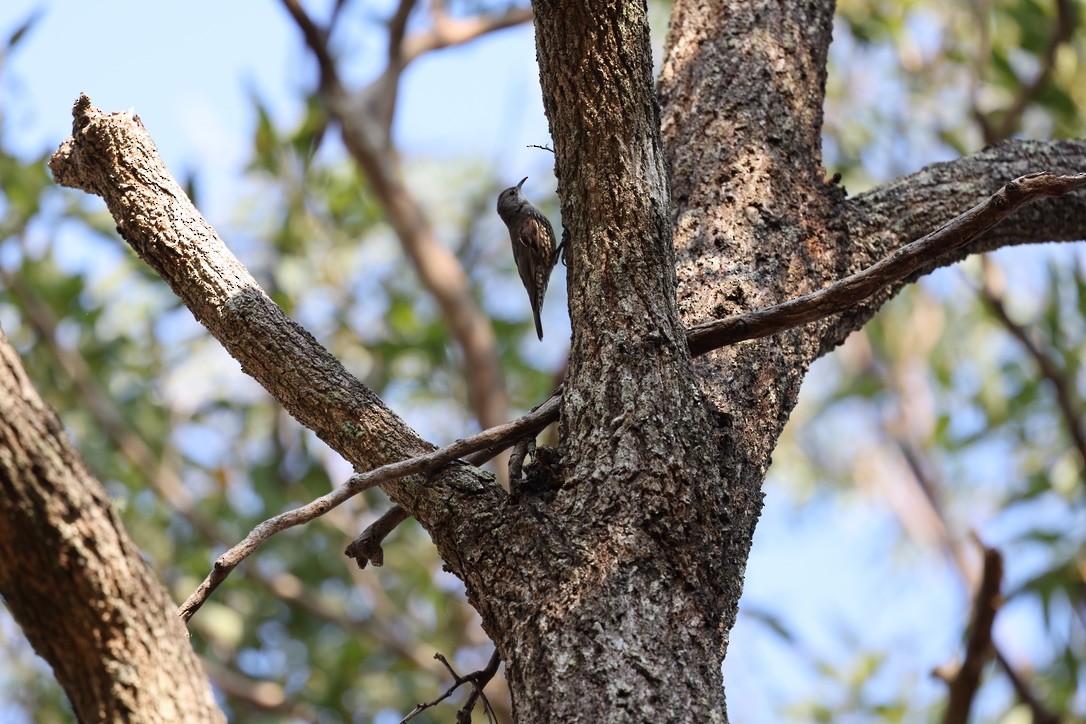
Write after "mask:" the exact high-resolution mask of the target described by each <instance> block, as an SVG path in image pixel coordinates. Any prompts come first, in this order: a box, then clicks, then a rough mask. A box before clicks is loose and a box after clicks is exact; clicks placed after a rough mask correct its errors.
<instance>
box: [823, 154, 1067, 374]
mask: <svg viewBox="0 0 1086 724" xmlns="http://www.w3.org/2000/svg"><path fill="white" fill-rule="evenodd" d="M1037 169H1044V170H1046V171H1048V172H1049V173H1052V174H1059V175H1069V174H1077V173H1081V172H1082V171H1083V169H1086V141H1009V142H1006V143H1000V144H998V145H996V146H991V147H988V148H985V149H984V150H982V151H978V152H977V153H974V154H971V155H969V156H965V157H963V158H959V159H956V160H954V161H950V162H947V163H935V164H931V165H930V166H927V167H925V168H923V169H921V170H920V171H918V172H916V173H914V174H910V175H908V176H903V177H901V178H898V179H895V180H894V181H891V182H889V183H886V184H883V185H882V186H879V187H877V188H875V189H872V190H871V191H867V192H865V193H863V194H860V195H859V196H855V197H853V198H851V199H849V200H848V201H847V202H845V204H844V213H845V221H846V225H847V227H848V234H847V237H846V240H845V241H844V242H842V243H844V244H846V245H847V246H846V248H845V249H844V250H843V252H844V258H843V259H842V263H843V264H844V267H843V268H844V270H845V271H847V272H854V271H857V270H859V269H862V268H864V267H866V266H869V265H871V264H873V263H874V262H875V261H877V260H878V259H880V258H881V257H884V256H886V255H888V254H890V253H891V252H892V251H893V250H895V249H897V248H898V247H901V246H903V245H905V244H907V243H909V242H910V241H912V240H914V239H918V238H920V237H921V236H924V235H925V234H928V233H930V232H931V231H932V230H933V228H934V227H935V226H936V225H937V224H938V223H939V220H941V219H949V218H953V217H955V216H957V215H959V214H961V213H963V212H964V211H966V210H967V209H968V208H969V207H970V206H972V205H974V204H977V203H979V202H981V201H982V200H983V199H985V198H987V197H988V196H989V195H990V194H991V193H992V191H994V190H995V189H996V187H997V186H998V185H1001V184H1004V183H1006V182H1008V181H1010V180H1011V179H1014V178H1017V177H1019V176H1022V175H1024V174H1028V173H1031V172H1034V171H1036V170H1037ZM1084 238H1086V194H1068V195H1066V196H1063V197H1060V198H1058V199H1045V200H1041V201H1039V202H1036V203H1033V204H1030V205H1028V206H1026V207H1025V208H1023V209H1021V210H1020V211H1019V212H1018V213H1016V214H1015V215H1014V216H1012V217H1011V218H1009V219H1007V220H1005V221H1004V222H1003V223H1001V224H999V225H997V226H996V227H994V228H993V229H991V230H990V231H988V232H987V233H985V234H983V235H981V236H980V238H978V239H977V240H975V241H974V242H973V243H971V244H968V245H966V246H963V247H960V248H958V249H957V250H956V251H954V252H952V253H950V254H948V255H946V256H944V257H940V258H939V259H932V260H930V262H929V263H928V264H926V265H924V266H922V267H921V268H920V269H919V270H918V271H917V272H916V273H915V274H914V275H913V277H911V278H910V279H906V280H904V281H903V282H898V283H897V284H895V285H893V286H892V287H889V288H887V289H884V290H883V291H881V292H879V293H877V294H875V295H874V296H872V297H871V298H869V299H868V300H866V301H864V302H862V303H861V304H858V305H857V306H856V307H855V308H854V309H851V310H849V311H847V312H845V313H844V314H842V315H841V316H840V317H838V318H837V319H835V320H834V321H833V322H832V323H831V324H830V325H829V326H828V327H827V329H826V331H825V332H824V333H823V335H822V338H821V347H820V353H821V354H825V353H826V352H828V351H829V350H831V349H833V348H834V347H836V346H837V345H838V344H840V343H841V342H842V341H844V339H845V337H847V336H848V335H849V334H850V333H851V332H853V331H855V330H857V329H859V328H860V327H862V326H863V325H864V324H865V323H866V322H867V320H869V319H870V318H871V317H872V316H873V315H874V314H875V312H876V311H878V309H879V308H880V307H881V306H882V305H883V304H885V303H886V301H887V300H889V299H890V298H891V297H892V296H893V295H894V294H896V293H897V292H898V291H899V290H900V289H901V288H902V286H903V285H904V284H905V283H907V282H908V281H911V280H912V279H915V278H918V277H920V276H922V275H923V274H927V273H928V272H931V271H933V270H934V269H936V268H938V267H942V266H948V265H949V264H951V263H953V262H956V261H958V260H960V259H964V258H965V257H966V256H968V255H970V254H979V253H983V252H987V251H992V250H994V249H1000V248H1002V247H1005V246H1014V245H1017V244H1030V243H1038V242H1047V241H1078V240H1080V239H1084Z"/></svg>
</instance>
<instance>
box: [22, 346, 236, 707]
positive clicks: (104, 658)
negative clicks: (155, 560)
mask: <svg viewBox="0 0 1086 724" xmlns="http://www.w3.org/2000/svg"><path fill="white" fill-rule="evenodd" d="M0 490H2V495H0V507H2V509H3V524H0V594H2V595H3V597H4V604H5V605H6V606H7V607H8V609H9V610H10V611H11V612H12V615H13V616H14V617H15V620H16V621H18V623H19V626H20V627H21V628H22V630H23V632H24V633H25V634H26V637H27V639H28V640H29V641H30V644H31V645H32V646H33V647H34V650H35V651H37V652H38V654H39V655H40V656H41V657H42V658H44V659H45V660H46V661H48V662H49V664H50V665H51V666H52V667H53V671H54V672H55V674H56V677H57V681H58V682H59V683H60V685H61V686H62V687H63V688H64V691H65V693H66V694H67V695H68V700H69V701H70V702H71V705H72V708H73V710H74V711H75V714H76V716H77V717H79V720H80V721H84V722H91V721H160V722H169V721H177V722H181V721H185V722H189V721H220V720H222V719H223V716H222V713H221V712H220V711H219V709H218V708H217V707H216V705H215V701H214V699H213V697H212V696H211V687H210V686H209V684H208V681H207V676H206V674H205V673H204V670H203V667H202V666H201V665H200V661H199V659H198V658H197V657H196V654H195V652H193V650H192V646H191V644H190V643H189V638H188V632H187V631H186V630H185V627H184V626H183V625H182V624H181V621H180V619H178V618H177V613H176V609H175V606H174V603H173V602H172V601H170V598H169V596H168V595H167V594H166V591H165V590H164V589H163V588H162V585H161V584H160V583H159V582H158V580H157V579H156V578H155V576H154V573H153V572H152V571H151V570H150V568H149V567H148V565H147V563H146V562H145V561H144V560H143V559H142V558H141V557H140V553H139V550H138V549H137V548H136V546H135V545H134V544H133V543H132V541H131V540H130V539H129V538H128V535H127V534H126V533H125V531H124V528H123V527H122V526H121V523H120V521H119V520H118V519H117V516H116V514H115V513H114V511H113V506H112V504H111V503H110V501H109V499H108V498H107V497H106V494H105V491H104V490H102V486H101V485H100V484H99V483H98V481H97V480H95V479H94V477H93V476H92V475H91V474H90V473H89V472H88V471H87V469H86V468H85V467H84V465H83V461H82V460H81V459H80V457H79V454H78V453H77V452H75V450H74V449H72V447H71V444H70V442H69V441H68V436H67V433H65V432H64V429H63V427H62V426H61V424H60V421H59V420H58V419H57V417H56V414H55V413H54V412H53V410H52V409H50V408H49V407H48V406H47V405H46V404H45V403H43V402H42V400H41V399H40V398H39V397H38V395H37V393H36V392H35V390H34V388H33V386H32V385H31V383H30V380H29V379H27V377H26V373H25V372H24V371H23V368H22V364H21V363H20V362H19V358H18V356H17V355H16V353H15V350H14V349H12V348H11V346H10V345H9V344H8V341H7V338H6V337H4V336H3V334H2V333H0Z"/></svg>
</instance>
